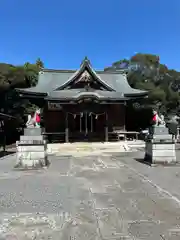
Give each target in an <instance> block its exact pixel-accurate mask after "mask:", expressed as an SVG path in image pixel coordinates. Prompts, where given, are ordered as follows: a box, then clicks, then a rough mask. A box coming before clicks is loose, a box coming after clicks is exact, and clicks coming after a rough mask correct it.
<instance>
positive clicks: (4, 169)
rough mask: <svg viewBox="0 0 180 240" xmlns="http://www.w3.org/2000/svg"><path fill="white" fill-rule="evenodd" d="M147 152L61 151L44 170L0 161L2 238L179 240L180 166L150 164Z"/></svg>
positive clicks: (0, 228)
mask: <svg viewBox="0 0 180 240" xmlns="http://www.w3.org/2000/svg"><path fill="white" fill-rule="evenodd" d="M141 155H142V152H132V153H117V152H116V153H110V152H109V153H107V152H106V153H102V154H101V155H94V154H93V155H91V154H90V153H89V155H87V156H81V154H79V155H76V156H70V155H69V156H68V155H66V156H62V155H61V156H59V155H58V154H56V155H53V156H51V157H50V158H51V162H52V163H51V165H50V167H49V168H48V169H46V170H39V171H17V170H16V171H15V170H13V165H14V161H15V156H8V157H7V158H2V159H0V213H1V214H0V239H1V240H2V239H6V240H8V239H20V240H21V239H23V240H25V239H53V240H56V239H57V240H123V239H124V240H132V239H135V240H141V239H146V240H161V239H162V240H164V239H165V240H179V239H180V200H179V199H180V191H179V184H178V183H179V182H178V180H179V176H180V167H171V168H162V167H157V168H150V167H149V166H147V165H144V164H142V163H139V162H138V161H136V160H134V159H135V158H136V159H137V160H138V158H141ZM175 173H176V176H174V174H175ZM166 177H167V179H166ZM174 177H175V178H174ZM169 181H170V183H169V184H168V182H169ZM165 187H166V188H165ZM175 189H176V192H177V194H176V196H173V193H174V191H175Z"/></svg>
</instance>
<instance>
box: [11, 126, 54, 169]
mask: <svg viewBox="0 0 180 240" xmlns="http://www.w3.org/2000/svg"><path fill="white" fill-rule="evenodd" d="M16 149H17V152H16V165H15V168H21V169H37V168H42V167H46V166H48V165H49V161H48V156H47V141H46V140H45V139H44V136H43V135H42V129H41V128H26V129H24V136H20V141H17V142H16Z"/></svg>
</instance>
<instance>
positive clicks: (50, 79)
mask: <svg viewBox="0 0 180 240" xmlns="http://www.w3.org/2000/svg"><path fill="white" fill-rule="evenodd" d="M85 69H87V70H88V71H89V72H90V73H91V74H92V75H93V77H94V78H96V80H97V81H99V82H100V83H101V84H103V85H104V86H105V87H106V88H107V91H104V93H102V91H101V93H99V94H100V95H101V96H103V95H104V94H106V95H108V96H109V97H110V96H111V98H113V97H115V96H119V97H120V96H121V94H123V97H128V96H132V97H133V96H145V95H147V92H146V91H142V90H138V89H133V88H131V87H130V85H129V83H128V81H127V77H126V75H125V74H123V73H121V72H108V71H95V70H94V69H92V67H91V66H90V65H89V62H88V61H87V60H85V61H84V63H83V64H82V65H81V67H80V69H79V70H77V71H75V70H48V69H44V70H43V71H42V72H40V73H39V79H38V84H37V85H36V87H32V88H26V89H18V91H20V92H26V93H31V94H33V93H34V94H38V93H39V94H41V93H44V94H46V93H47V95H49V96H55V95H56V94H57V95H58V96H59V97H63V96H64V94H65V93H67V94H69V96H71V97H72V96H75V91H74V90H68V92H67V90H64V88H65V87H66V86H67V85H68V84H70V83H71V82H72V81H74V79H75V78H76V77H77V76H78V74H80V73H82V71H84V70H85ZM55 91H58V92H57V93H55ZM65 91H66V92H65ZM93 94H95V93H93Z"/></svg>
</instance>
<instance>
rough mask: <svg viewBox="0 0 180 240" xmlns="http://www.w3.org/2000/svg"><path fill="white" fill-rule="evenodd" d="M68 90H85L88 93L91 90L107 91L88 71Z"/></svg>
mask: <svg viewBox="0 0 180 240" xmlns="http://www.w3.org/2000/svg"><path fill="white" fill-rule="evenodd" d="M68 88H70V89H73V88H84V89H86V90H87V91H88V90H90V89H96V90H97V89H98V90H105V88H104V86H103V85H102V84H101V83H100V82H98V81H97V80H96V79H95V78H94V77H93V76H92V74H91V73H90V72H89V71H88V70H84V71H83V73H82V74H81V75H80V76H79V77H77V79H76V80H75V81H73V82H72V84H71V85H70V86H69V87H68Z"/></svg>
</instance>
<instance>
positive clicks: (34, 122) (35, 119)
mask: <svg viewBox="0 0 180 240" xmlns="http://www.w3.org/2000/svg"><path fill="white" fill-rule="evenodd" d="M40 114H41V110H40V109H37V110H36V111H35V113H32V114H29V115H28V120H27V122H26V127H27V128H35V127H36V128H40V123H41V116H40Z"/></svg>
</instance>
